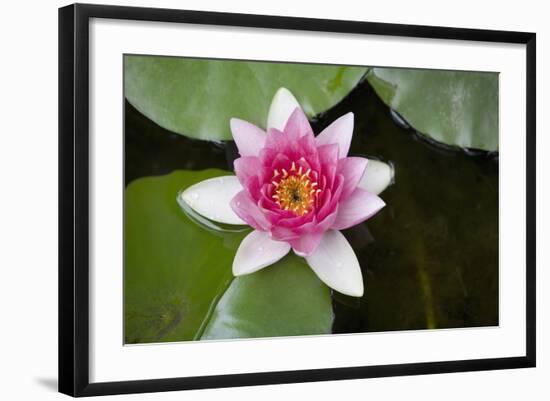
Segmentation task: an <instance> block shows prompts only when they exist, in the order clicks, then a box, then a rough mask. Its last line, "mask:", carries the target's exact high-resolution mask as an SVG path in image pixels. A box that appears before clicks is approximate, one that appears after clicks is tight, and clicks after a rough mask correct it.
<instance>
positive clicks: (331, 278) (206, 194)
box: [180, 88, 393, 297]
mask: <svg viewBox="0 0 550 401" xmlns="http://www.w3.org/2000/svg"><path fill="white" fill-rule="evenodd" d="M353 123H354V121H353V113H348V114H345V115H343V116H342V117H340V118H338V119H337V120H335V121H334V122H333V123H332V124H331V125H329V126H328V127H327V128H326V129H324V130H323V131H322V132H321V133H320V134H319V135H317V136H314V133H313V131H312V129H311V126H310V124H309V122H308V120H307V117H306V116H305V114H304V112H303V111H302V108H301V107H300V105H299V104H298V102H297V101H296V99H295V98H294V96H293V95H292V94H291V93H290V92H289V91H288V90H287V89H284V88H281V89H279V91H277V93H276V94H275V97H274V98H273V101H272V104H271V107H270V110H269V114H268V121H267V132H266V131H264V130H262V129H261V128H259V127H257V126H255V125H253V124H251V123H248V122H246V121H243V120H239V119H236V118H234V119H232V120H231V122H230V125H231V131H232V134H233V139H234V140H235V143H236V145H237V148H238V150H239V154H240V156H241V157H240V158H238V159H237V160H235V163H234V168H235V174H236V175H235V176H224V177H218V178H211V179H208V180H205V181H202V182H200V183H198V184H195V185H193V186H192V187H190V188H188V189H186V190H185V191H184V192H182V194H181V195H180V202H181V201H183V202H185V203H186V204H187V205H188V206H190V207H191V208H192V209H193V210H194V211H196V212H197V213H199V214H201V215H202V216H204V217H206V218H208V219H210V220H214V221H217V222H221V223H226V224H247V225H249V226H250V227H252V228H253V229H254V231H252V232H251V233H250V234H248V235H247V236H246V237H245V238H244V240H243V241H242V242H241V244H240V246H239V248H238V250H237V253H236V255H235V259H234V261H233V274H234V275H235V276H240V275H244V274H250V273H253V272H255V271H258V270H260V269H262V268H264V267H267V266H269V265H271V264H273V263H275V262H277V261H278V260H279V259H281V258H282V257H284V256H285V255H286V254H287V253H288V252H289V251H290V250H291V249H292V250H293V251H294V253H296V254H297V255H299V256H301V257H304V258H305V260H306V261H307V263H308V265H309V266H310V267H311V269H312V270H313V271H314V272H315V273H316V274H317V276H318V277H319V278H320V279H321V280H322V281H323V282H324V283H325V284H327V285H328V286H329V287H331V288H333V289H334V290H336V291H339V292H341V293H344V294H347V295H351V296H356V297H360V296H362V295H363V292H364V290H363V278H362V275H361V268H360V266H359V262H358V260H357V257H356V255H355V253H354V251H353V249H352V247H351V246H350V244H349V243H348V241H347V240H346V238H345V237H344V236H343V235H342V234H341V233H340V230H343V229H346V228H349V227H352V226H354V225H357V224H359V223H362V222H363V221H365V220H367V219H369V218H370V217H372V216H373V215H374V214H376V213H377V212H378V211H379V210H380V209H381V208H383V207H384V205H385V204H384V202H383V201H382V199H381V198H380V197H378V193H380V192H381V191H382V190H383V189H384V188H385V187H386V186H387V185H388V184H389V183H390V181H391V179H392V174H393V172H392V169H391V167H390V166H388V165H387V164H385V163H382V162H379V161H375V160H367V159H366V158H363V157H349V156H348V151H349V148H350V144H351V139H352V134H353Z"/></svg>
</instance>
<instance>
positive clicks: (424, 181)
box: [125, 81, 499, 333]
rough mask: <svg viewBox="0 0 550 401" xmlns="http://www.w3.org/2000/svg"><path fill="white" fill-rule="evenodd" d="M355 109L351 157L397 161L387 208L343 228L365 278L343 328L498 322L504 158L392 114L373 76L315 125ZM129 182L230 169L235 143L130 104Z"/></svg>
mask: <svg viewBox="0 0 550 401" xmlns="http://www.w3.org/2000/svg"><path fill="white" fill-rule="evenodd" d="M348 111H353V112H354V114H355V132H354V136H353V142H352V147H351V151H350V154H353V155H362V156H368V157H370V158H379V159H381V160H383V161H386V162H391V163H393V165H394V166H395V171H396V177H395V184H394V185H392V186H391V187H389V188H388V189H387V190H386V191H385V192H384V193H383V194H382V195H381V196H382V198H383V199H384V201H385V202H386V204H387V206H386V207H385V208H384V209H383V210H382V211H381V212H380V213H379V214H378V215H377V216H376V217H374V218H372V219H371V220H369V221H368V222H366V223H364V224H361V225H358V226H356V227H354V228H352V229H349V230H346V231H344V234H345V235H346V237H347V238H348V240H349V241H350V243H351V244H352V247H353V248H354V250H355V252H356V254H357V256H358V258H359V261H360V263H361V267H362V269H363V276H364V279H365V296H364V297H363V298H361V299H357V298H352V297H346V296H344V295H341V294H338V293H334V296H333V306H334V311H335V321H334V326H333V331H334V332H335V333H350V332H366V331H390V330H408V329H425V328H451V327H475V326H493V325H498V298H499V293H498V283H499V275H498V154H489V153H485V152H467V151H464V150H461V149H451V148H447V147H443V146H439V145H435V144H432V143H430V142H429V141H427V140H426V139H424V137H422V136H421V135H419V134H417V133H416V132H415V131H414V130H412V129H407V128H405V127H404V126H403V125H402V124H399V123H398V122H397V121H396V119H394V118H392V116H391V113H390V110H389V109H388V107H387V106H386V105H384V104H383V103H382V102H381V101H380V99H379V98H378V97H377V96H376V94H375V93H374V91H373V90H372V88H371V87H370V86H369V84H368V83H367V82H366V81H363V82H362V83H361V84H360V85H358V86H357V87H356V88H355V89H354V90H353V91H352V92H351V93H350V94H349V95H348V96H347V97H346V98H345V99H344V100H343V101H342V102H341V103H340V104H338V105H337V106H336V107H334V108H333V109H331V110H329V111H328V112H327V113H324V114H323V115H321V116H319V117H318V118H317V119H316V120H315V121H313V122H312V126H313V128H314V131H315V132H319V131H320V130H321V129H322V128H324V127H325V126H326V125H328V124H329V123H330V122H332V121H333V120H334V119H336V118H337V117H339V116H340V115H342V114H344V113H346V112H348ZM125 113H126V116H125V119H126V126H125V134H126V136H125V160H126V164H125V181H126V184H128V183H129V182H131V181H132V180H134V179H136V178H139V177H143V176H151V175H162V174H167V173H170V172H171V171H173V170H178V169H187V170H201V169H205V168H212V167H217V168H221V169H225V170H230V169H232V162H233V160H234V159H235V158H236V157H237V152H236V148H235V147H234V144H233V143H232V142H229V143H220V144H217V143H212V142H205V141H197V140H192V139H188V138H185V137H183V136H181V135H177V134H173V133H171V132H169V131H167V130H164V129H163V128H161V127H159V126H158V125H156V124H155V123H153V122H152V121H150V120H148V119H147V118H146V117H144V116H143V115H141V114H140V113H139V112H138V111H136V110H135V109H134V108H133V107H132V106H131V105H130V104H129V103H127V102H126V105H125Z"/></svg>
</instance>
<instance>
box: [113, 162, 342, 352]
mask: <svg viewBox="0 0 550 401" xmlns="http://www.w3.org/2000/svg"><path fill="white" fill-rule="evenodd" d="M223 174H227V172H224V171H222V170H216V169H210V170H204V171H176V172H174V173H172V174H169V175H165V176H160V177H145V178H140V179H137V180H135V181H133V182H131V183H130V184H129V185H128V187H127V189H126V194H125V265H124V308H125V310H124V315H125V322H124V323H125V327H124V335H125V343H149V342H163V341H185V340H193V339H200V338H201V336H202V333H203V332H204V331H205V329H207V333H208V334H207V336H208V338H214V337H215V338H235V337H250V336H255V337H266V336H287V335H295V334H318V333H330V331H331V327H332V320H333V314H332V306H331V300H330V292H329V290H328V288H327V287H326V286H324V284H322V283H321V282H320V280H319V279H318V278H317V277H316V276H315V274H313V273H312V272H311V271H310V270H309V269H308V268H307V266H305V264H303V262H301V261H300V260H299V259H298V258H296V257H294V256H288V257H286V258H284V259H283V260H281V261H280V262H279V263H277V264H276V265H274V266H271V267H268V268H266V269H265V272H259V273H255V274H253V275H251V276H249V277H242V278H239V279H233V275H232V273H231V265H232V261H233V257H234V255H235V252H236V250H237V248H238V246H239V244H240V242H241V240H242V239H243V238H244V236H245V235H246V234H247V233H248V231H246V232H223V233H222V232H212V231H209V230H206V229H204V228H203V227H200V226H198V225H197V224H196V223H195V222H193V221H192V220H190V219H189V218H188V217H187V216H186V215H185V214H184V213H183V212H182V210H181V209H180V207H179V205H178V204H177V201H176V196H177V193H178V191H180V190H181V189H184V188H186V187H188V186H190V185H192V184H194V183H196V182H199V181H202V180H204V179H206V178H210V177H215V176H220V175H223ZM304 292H306V294H304ZM291 306H292V307H291ZM224 317H231V318H232V319H234V321H235V322H238V324H237V323H236V324H235V325H234V326H233V327H232V330H228V329H227V328H228V326H227V319H225V320H224V319H223V318H224ZM268 317H272V318H271V319H268ZM222 323H223V324H222ZM219 327H223V328H224V330H223V331H222V329H221V328H219ZM251 327H252V329H251Z"/></svg>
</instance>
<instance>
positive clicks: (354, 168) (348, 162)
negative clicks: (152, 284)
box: [237, 157, 368, 201]
mask: <svg viewBox="0 0 550 401" xmlns="http://www.w3.org/2000/svg"><path fill="white" fill-rule="evenodd" d="M367 163H368V160H367V159H365V158H364V157H345V158H343V159H340V160H339V161H338V169H337V174H341V175H343V176H344V188H343V190H342V195H340V199H341V200H342V201H343V200H344V199H346V198H347V197H348V196H350V195H351V193H352V192H353V191H354V190H355V188H357V185H358V184H359V181H361V177H363V174H364V173H365V169H366V168H367ZM237 175H238V174H237Z"/></svg>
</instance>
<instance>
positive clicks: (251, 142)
mask: <svg viewBox="0 0 550 401" xmlns="http://www.w3.org/2000/svg"><path fill="white" fill-rule="evenodd" d="M229 125H230V127H231V133H232V134H233V139H234V140H235V144H236V145H237V148H238V149H239V154H240V155H241V156H258V155H259V153H260V150H261V149H262V148H263V147H264V144H265V139H266V135H265V132H264V131H263V130H262V129H260V128H258V127H256V126H255V125H254V124H250V123H249V122H247V121H244V120H240V119H238V118H232V119H231V121H230V122H229Z"/></svg>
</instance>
